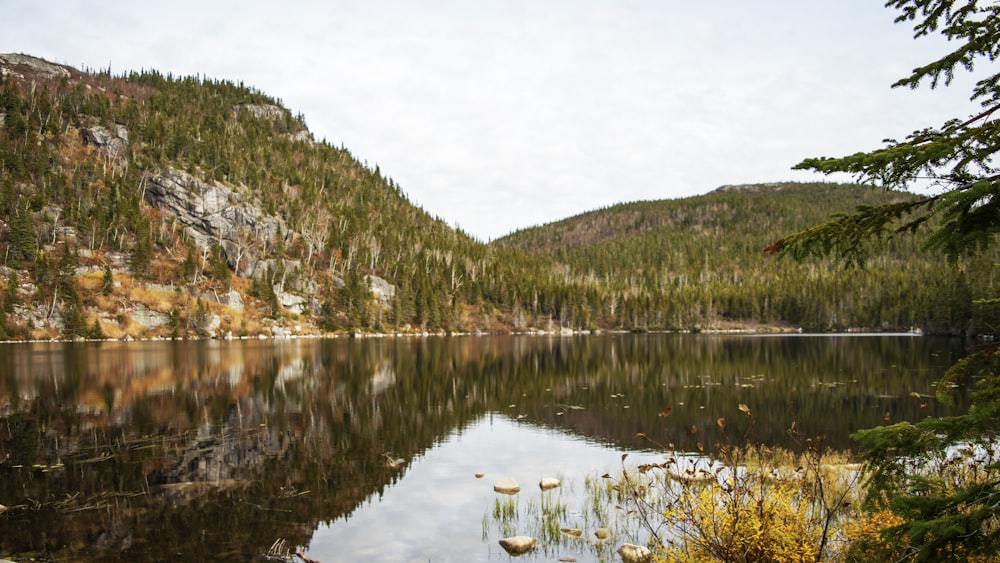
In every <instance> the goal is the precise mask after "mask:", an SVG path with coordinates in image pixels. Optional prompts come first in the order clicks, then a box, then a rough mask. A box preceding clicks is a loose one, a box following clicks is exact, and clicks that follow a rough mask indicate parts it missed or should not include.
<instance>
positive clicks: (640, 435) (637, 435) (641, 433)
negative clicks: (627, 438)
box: [635, 432, 646, 438]
mask: <svg viewBox="0 0 1000 563" xmlns="http://www.w3.org/2000/svg"><path fill="white" fill-rule="evenodd" d="M635 437H636V438H645V437H646V433H645V432H639V433H638V434H636V435H635Z"/></svg>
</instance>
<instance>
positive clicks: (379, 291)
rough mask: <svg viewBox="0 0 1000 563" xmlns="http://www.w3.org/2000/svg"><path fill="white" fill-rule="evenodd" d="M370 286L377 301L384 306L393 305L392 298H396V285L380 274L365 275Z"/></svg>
mask: <svg viewBox="0 0 1000 563" xmlns="http://www.w3.org/2000/svg"><path fill="white" fill-rule="evenodd" d="M365 279H366V280H367V281H368V287H370V288H371V290H372V295H373V296H374V297H375V301H377V302H378V303H379V305H381V306H383V307H391V306H392V300H393V299H395V298H396V286H394V285H392V284H391V283H389V282H387V281H385V280H384V279H382V278H380V277H378V276H365Z"/></svg>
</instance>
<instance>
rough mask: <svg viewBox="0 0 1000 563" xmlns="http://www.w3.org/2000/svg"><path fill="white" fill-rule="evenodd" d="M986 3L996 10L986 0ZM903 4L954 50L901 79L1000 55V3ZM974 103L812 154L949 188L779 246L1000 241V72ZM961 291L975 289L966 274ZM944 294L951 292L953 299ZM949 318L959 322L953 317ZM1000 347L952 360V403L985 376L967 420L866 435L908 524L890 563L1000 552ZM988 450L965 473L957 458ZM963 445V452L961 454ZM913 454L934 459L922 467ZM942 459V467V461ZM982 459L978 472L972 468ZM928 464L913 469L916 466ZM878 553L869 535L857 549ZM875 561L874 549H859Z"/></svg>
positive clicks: (826, 168) (978, 89) (947, 76)
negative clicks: (868, 141) (849, 148)
mask: <svg viewBox="0 0 1000 563" xmlns="http://www.w3.org/2000/svg"><path fill="white" fill-rule="evenodd" d="M983 4H985V5H983ZM887 6H890V7H892V8H895V9H897V10H899V11H900V15H899V16H898V18H897V19H896V21H897V22H911V23H912V24H913V26H914V31H915V32H916V37H917V38H920V37H923V36H929V35H931V34H934V33H941V34H942V35H944V36H945V37H946V38H947V39H949V41H950V43H949V45H953V46H954V49H953V50H952V51H951V52H948V53H946V54H945V55H944V56H942V57H941V58H939V59H938V60H936V61H932V62H930V63H929V64H927V65H924V66H921V67H918V68H917V69H915V70H914V71H913V72H912V74H910V75H909V76H907V77H905V78H903V79H901V80H899V81H898V82H897V83H896V84H895V85H894V86H901V87H902V86H905V87H909V88H916V87H918V86H920V85H921V84H923V83H929V85H930V87H931V88H935V87H937V86H941V85H944V86H947V85H949V84H950V83H951V81H952V79H953V77H954V74H955V72H956V71H961V70H963V69H964V70H968V71H973V70H974V69H976V68H978V67H976V63H989V62H993V61H995V60H996V58H997V57H998V56H1000V6H997V5H996V4H995V3H992V2H990V3H979V2H976V1H974V0H966V1H961V0H890V1H889V2H888V4H887ZM971 100H972V101H975V102H979V103H980V105H981V107H980V108H979V109H977V110H976V111H975V112H974V114H973V115H971V116H969V117H964V116H963V117H956V118H955V119H952V120H949V121H947V122H945V123H944V124H942V125H940V126H936V127H927V128H923V129H920V130H917V131H915V132H914V133H913V134H911V135H909V136H908V137H907V138H906V140H904V141H895V140H888V141H886V144H885V146H884V147H882V148H879V149H876V150H873V151H869V152H862V153H856V154H852V155H849V156H845V157H840V158H809V159H806V160H804V161H803V162H802V163H800V164H799V165H798V166H797V167H798V168H802V169H812V170H816V171H819V172H823V173H833V172H848V173H852V174H854V175H856V176H857V178H858V179H859V180H861V181H863V182H868V183H872V184H875V185H878V186H882V187H885V188H888V189H897V188H903V187H906V186H908V185H910V184H911V183H912V182H914V181H916V180H918V179H922V178H929V179H930V180H931V181H932V182H933V183H935V184H937V185H939V186H941V187H942V188H943V191H941V192H940V193H938V194H936V195H929V196H925V197H921V198H917V199H912V200H908V201H902V202H896V203H891V204H887V205H881V206H876V207H869V208H864V209H860V210H859V211H858V212H857V213H854V214H848V215H843V216H839V217H835V218H833V219H832V220H830V221H828V222H826V223H823V224H820V225H817V226H815V227H813V228H810V229H807V230H804V231H801V232H798V233H795V234H792V235H790V236H788V237H786V238H784V239H781V240H779V241H778V242H776V243H774V244H772V245H771V246H770V247H768V249H767V250H768V251H771V252H782V253H787V254H791V255H793V256H796V257H803V256H806V255H808V254H815V253H820V254H823V253H831V252H832V253H835V254H837V255H839V256H840V257H841V258H843V259H845V260H847V261H848V262H854V261H857V260H859V259H861V258H862V257H864V256H865V255H866V254H867V253H868V251H869V248H870V243H871V242H872V241H873V240H884V239H889V238H893V237H895V236H897V235H900V234H906V233H915V232H922V233H926V234H927V237H926V242H925V247H926V248H927V249H929V250H931V251H937V252H941V253H943V254H944V255H945V256H947V257H948V258H949V259H950V260H951V261H952V262H958V261H959V259H960V258H961V257H963V256H967V255H971V254H974V253H976V252H977V251H979V250H982V249H984V248H987V247H989V246H991V245H993V244H994V242H995V235H996V234H997V232H1000V169H998V167H997V163H996V161H995V159H996V153H997V152H998V151H1000V125H998V123H997V121H996V120H995V119H993V117H994V113H996V112H997V110H1000V74H996V73H992V71H990V73H989V74H988V75H987V76H985V77H982V78H980V79H979V80H978V81H977V82H976V84H975V87H974V88H973V91H972V94H971ZM955 277H956V281H957V284H956V287H959V288H964V287H968V284H967V283H966V282H965V281H964V280H963V279H962V277H961V273H960V271H957V269H956V272H955ZM937 298H938V299H949V298H950V297H948V296H947V294H946V295H939V296H937ZM945 319H946V321H945V322H954V320H955V319H951V318H947V317H945ZM996 351H997V350H996V347H995V346H990V347H988V348H981V349H978V350H974V351H973V353H972V354H970V355H969V356H968V357H967V358H965V359H964V360H962V361H960V362H959V363H958V364H956V365H955V366H953V367H952V368H951V369H950V370H949V372H948V375H947V376H946V377H945V378H944V379H943V380H942V382H941V386H940V387H939V391H938V395H939V398H940V399H941V400H945V401H947V400H948V399H949V395H948V394H949V393H950V387H951V386H952V385H954V384H956V383H957V382H959V381H966V382H968V381H977V382H978V389H977V391H976V392H975V393H974V395H973V399H972V406H971V408H970V410H969V412H968V413H967V414H965V415H961V416H956V417H950V418H944V419H934V418H928V419H925V420H923V421H920V422H918V423H916V424H910V423H899V424H895V425H892V426H884V427H878V428H873V429H869V430H863V431H860V432H857V433H856V434H855V438H856V439H857V440H858V441H859V442H860V443H861V445H862V446H863V447H864V448H865V449H866V454H865V455H866V460H867V463H868V465H869V467H870V468H872V469H873V471H874V473H873V475H874V479H873V482H872V488H871V489H870V498H869V501H870V503H871V505H872V506H873V507H878V508H889V509H891V510H892V511H893V512H895V513H896V514H897V515H899V516H901V517H902V518H903V519H904V522H903V523H902V524H900V525H898V526H893V527H891V528H888V529H886V530H883V536H882V537H883V539H888V540H889V545H888V548H883V549H881V551H879V553H878V557H880V558H881V559H884V560H888V559H893V560H903V559H915V560H919V561H944V560H948V561H967V560H971V559H974V558H976V557H984V558H987V559H989V560H995V558H996V557H997V556H998V554H1000V527H998V526H997V524H996V522H997V519H998V518H1000V503H998V502H997V500H996V499H998V498H1000V464H998V463H997V462H996V455H997V444H996V442H995V438H994V436H996V434H997V432H1000V356H998V355H997V354H996ZM966 451H971V452H975V451H979V452H981V454H982V456H983V459H980V460H978V461H976V460H974V459H970V458H967V459H965V460H963V463H960V464H959V466H960V467H965V469H964V470H963V469H961V468H959V469H958V470H955V469H954V468H955V467H956V466H955V465H954V464H949V463H945V460H946V459H948V458H949V455H951V456H954V455H961V454H960V452H966ZM956 452H958V454H956ZM914 460H926V461H927V465H926V466H924V467H923V468H922V469H921V468H920V464H919V463H914ZM934 460H938V461H939V462H940V465H936V466H935V465H932V464H931V463H932V462H933V461H934ZM967 463H971V464H973V467H972V468H969V467H967V466H966V465H965V464H967ZM915 466H916V467H917V468H916V469H914V467H915ZM857 549H859V550H862V549H869V550H871V549H873V548H872V546H871V544H870V543H868V542H862V543H861V544H859V547H858V548H857ZM856 555H857V556H858V557H870V556H872V555H873V553H872V551H868V552H864V553H862V552H859V553H857V554H856Z"/></svg>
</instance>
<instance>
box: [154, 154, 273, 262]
mask: <svg viewBox="0 0 1000 563" xmlns="http://www.w3.org/2000/svg"><path fill="white" fill-rule="evenodd" d="M143 187H144V189H143V194H144V197H145V198H146V201H148V202H149V203H150V205H152V206H153V207H156V208H158V209H161V210H163V211H166V212H169V213H171V214H173V215H174V216H176V217H177V219H178V220H179V221H180V222H181V224H183V225H184V226H185V227H186V229H185V230H186V232H187V233H188V234H189V235H190V236H191V238H192V239H194V243H195V245H197V246H198V248H201V249H203V250H205V249H208V248H210V247H211V246H212V245H213V244H216V243H221V245H222V249H223V250H224V251H225V254H226V261H227V262H228V263H229V267H230V268H232V269H233V271H234V272H236V275H238V276H241V277H247V276H249V275H251V274H252V273H253V272H254V270H255V268H256V265H257V261H258V256H259V253H260V251H261V249H262V248H263V247H264V246H266V245H268V244H270V243H272V242H274V241H275V239H277V237H278V233H279V232H287V231H286V229H285V227H284V222H283V221H282V220H281V219H279V218H277V217H271V216H266V215H264V214H263V213H262V212H261V211H260V210H259V209H257V208H256V207H254V206H252V205H247V204H244V203H243V201H242V197H241V196H240V194H238V193H237V192H235V191H233V190H232V189H231V188H229V187H227V186H225V185H223V184H219V183H212V184H209V183H206V182H203V181H201V180H199V179H198V178H196V177H194V176H192V175H190V174H188V173H186V172H183V171H180V170H174V169H169V170H164V171H162V172H158V173H155V174H148V175H147V176H146V177H145V178H144V181H143Z"/></svg>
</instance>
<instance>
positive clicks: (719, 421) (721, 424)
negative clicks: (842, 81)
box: [715, 418, 726, 430]
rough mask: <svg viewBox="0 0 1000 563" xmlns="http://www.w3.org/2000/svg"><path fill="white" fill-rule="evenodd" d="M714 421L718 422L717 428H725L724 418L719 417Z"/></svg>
mask: <svg viewBox="0 0 1000 563" xmlns="http://www.w3.org/2000/svg"><path fill="white" fill-rule="evenodd" d="M715 423H716V424H718V425H719V428H721V429H722V430H725V429H726V419H724V418H720V419H718V420H716V421H715Z"/></svg>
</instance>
